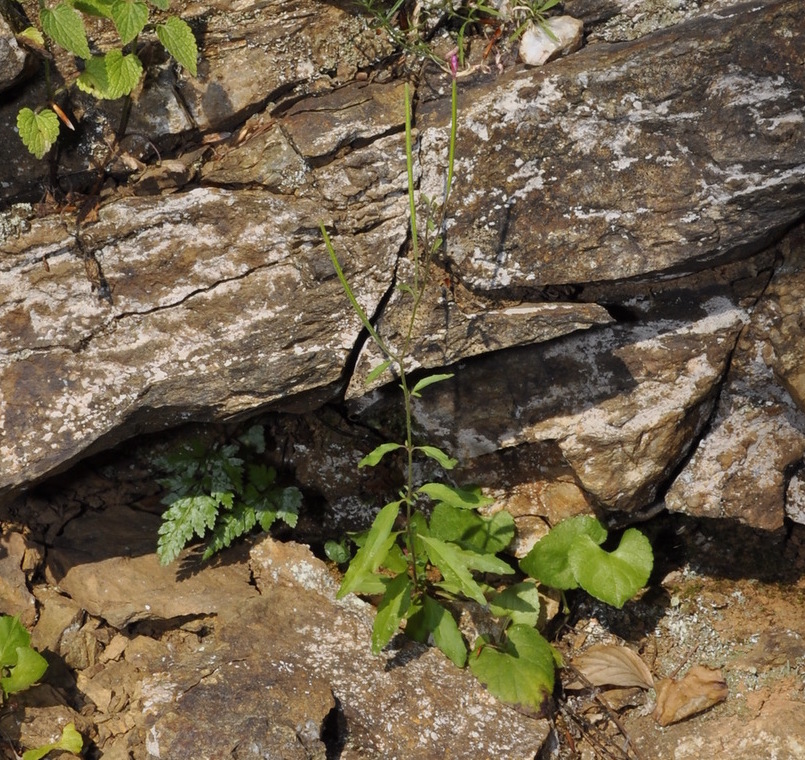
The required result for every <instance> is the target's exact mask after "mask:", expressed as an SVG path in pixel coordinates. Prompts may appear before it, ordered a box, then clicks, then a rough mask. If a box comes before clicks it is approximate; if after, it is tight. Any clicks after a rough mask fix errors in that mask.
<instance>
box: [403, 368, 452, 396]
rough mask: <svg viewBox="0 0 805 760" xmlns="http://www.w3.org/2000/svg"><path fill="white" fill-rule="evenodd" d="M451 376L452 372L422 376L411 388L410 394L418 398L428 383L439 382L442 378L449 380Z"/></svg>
mask: <svg viewBox="0 0 805 760" xmlns="http://www.w3.org/2000/svg"><path fill="white" fill-rule="evenodd" d="M451 377H453V373H452V372H451V373H449V374H446V375H428V376H427V377H423V378H422V379H421V380H420V381H419V382H417V384H416V385H415V386H414V387H413V388H411V395H412V396H414V397H415V398H419V397H420V393H421V391H422V390H424V389H425V388H427V387H428V386H429V385H433V384H434V383H440V382H442V380H449V379H450V378H451Z"/></svg>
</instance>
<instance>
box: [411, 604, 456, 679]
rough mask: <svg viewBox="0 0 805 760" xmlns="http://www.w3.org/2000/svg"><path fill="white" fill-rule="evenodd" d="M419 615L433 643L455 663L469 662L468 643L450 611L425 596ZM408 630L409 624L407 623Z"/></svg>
mask: <svg viewBox="0 0 805 760" xmlns="http://www.w3.org/2000/svg"><path fill="white" fill-rule="evenodd" d="M419 615H420V616H421V620H420V621H417V622H418V624H419V625H420V626H421V628H422V629H423V631H422V632H424V631H427V633H429V634H431V635H432V636H433V643H434V644H436V646H437V647H439V649H441V650H442V652H444V654H446V655H447V657H449V658H450V660H451V661H452V662H453V664H454V665H456V666H457V667H459V668H463V667H464V666H465V665H466V664H467V645H466V644H465V643H464V638H463V636H462V635H461V631H460V630H459V628H458V624H457V623H456V619H455V618H454V617H453V615H452V614H451V613H450V611H449V610H447V609H445V608H444V607H443V606H442V605H441V604H439V602H437V601H436V600H435V599H433V598H432V597H430V596H424V597H423V599H422V609H421V612H420V613H419ZM417 622H415V624H414V625H416V624H417ZM407 631H408V625H407V624H406V632H407ZM420 635H421V633H420ZM425 638H427V636H425ZM421 640H424V639H421Z"/></svg>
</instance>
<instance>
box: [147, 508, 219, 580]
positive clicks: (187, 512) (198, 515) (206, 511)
mask: <svg viewBox="0 0 805 760" xmlns="http://www.w3.org/2000/svg"><path fill="white" fill-rule="evenodd" d="M218 508H219V501H218V499H215V498H213V497H212V496H209V495H207V494H200V495H196V496H184V497H181V498H179V499H176V500H175V501H174V502H173V504H172V505H171V507H170V508H169V509H168V510H167V511H166V512H165V513H164V514H163V515H162V524H161V525H160V526H159V531H158V532H159V541H158V543H157V555H158V556H159V561H160V563H161V564H163V565H168V564H170V563H171V562H173V560H175V559H176V558H177V557H178V556H179V554H180V553H181V551H182V549H184V547H185V545H186V544H187V543H188V542H189V541H190V540H191V539H192V538H193V536H194V535H197V536H198V537H199V538H203V537H204V535H205V534H206V532H207V530H212V528H213V527H214V526H215V521H216V519H217V516H218Z"/></svg>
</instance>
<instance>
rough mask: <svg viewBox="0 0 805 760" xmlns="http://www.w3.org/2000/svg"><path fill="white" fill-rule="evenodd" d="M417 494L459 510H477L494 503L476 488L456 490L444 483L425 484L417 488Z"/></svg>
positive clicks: (455, 487) (454, 487) (456, 488)
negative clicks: (425, 495)
mask: <svg viewBox="0 0 805 760" xmlns="http://www.w3.org/2000/svg"><path fill="white" fill-rule="evenodd" d="M417 493H424V494H427V495H428V496H430V498H431V499H433V500H434V501H441V502H444V503H445V504H449V505H450V506H451V507H458V508H459V509H478V508H479V507H486V506H488V505H489V504H492V503H493V502H494V499H490V498H489V497H488V496H484V495H483V494H482V493H481V489H480V488H479V487H478V486H471V487H469V488H458V487H457V486H448V485H447V484H446V483H425V484H424V485H422V486H420V487H419V489H418V490H417Z"/></svg>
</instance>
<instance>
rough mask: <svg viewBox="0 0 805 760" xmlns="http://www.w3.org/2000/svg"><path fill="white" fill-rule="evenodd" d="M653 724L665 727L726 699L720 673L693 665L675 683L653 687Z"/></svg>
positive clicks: (667, 682)
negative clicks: (655, 695)
mask: <svg viewBox="0 0 805 760" xmlns="http://www.w3.org/2000/svg"><path fill="white" fill-rule="evenodd" d="M656 688H657V707H656V708H655V709H654V715H653V717H654V720H656V721H657V723H659V724H660V725H661V726H669V725H671V723H678V722H679V721H680V720H684V719H685V718H689V717H690V716H691V715H695V714H696V713H700V712H702V711H703V710H707V709H708V708H710V707H712V706H713V705H717V704H718V703H719V702H723V701H724V700H725V699H726V698H727V694H728V692H729V690H728V689H727V684H726V683H725V682H724V677H723V676H722V675H721V671H720V670H713V669H712V668H706V667H705V666H704V665H694V666H693V667H692V668H691V669H690V670H689V671H688V672H687V674H686V675H685V677H684V678H682V679H681V680H679V681H675V680H673V679H672V678H663V680H662V681H660V682H659V683H658V684H657V687H656Z"/></svg>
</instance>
